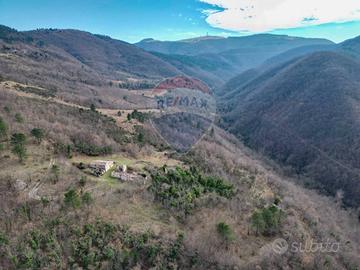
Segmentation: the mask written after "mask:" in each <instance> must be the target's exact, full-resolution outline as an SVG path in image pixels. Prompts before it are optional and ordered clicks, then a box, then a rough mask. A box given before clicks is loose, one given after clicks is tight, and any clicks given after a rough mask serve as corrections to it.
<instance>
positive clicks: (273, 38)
mask: <svg viewBox="0 0 360 270" xmlns="http://www.w3.org/2000/svg"><path fill="white" fill-rule="evenodd" d="M314 44H318V45H320V44H321V45H327V44H332V42H331V41H329V40H326V39H315V38H299V37H290V36H284V35H271V34H259V35H252V36H244V37H228V38H221V37H200V38H196V39H190V40H181V41H158V40H153V39H145V40H142V41H140V42H139V43H136V44H135V45H136V46H138V47H140V48H143V49H145V50H147V51H152V52H159V53H165V54H181V55H199V54H208V53H222V52H226V51H231V50H239V52H241V51H242V52H245V51H246V49H247V50H248V51H252V50H251V49H254V50H256V49H257V48H261V49H262V50H264V51H268V52H269V51H272V52H275V51H285V50H289V49H291V48H295V47H300V46H306V45H314Z"/></svg>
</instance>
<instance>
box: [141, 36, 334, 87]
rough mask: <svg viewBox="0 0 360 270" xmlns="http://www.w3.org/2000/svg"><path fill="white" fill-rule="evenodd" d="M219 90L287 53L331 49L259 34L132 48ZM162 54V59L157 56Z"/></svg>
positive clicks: (319, 42) (310, 41)
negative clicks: (143, 50) (248, 71)
mask: <svg viewBox="0 0 360 270" xmlns="http://www.w3.org/2000/svg"><path fill="white" fill-rule="evenodd" d="M135 45H136V46H138V47H140V48H143V49H145V50H147V51H149V52H152V53H153V54H155V55H156V56H159V57H161V58H162V59H165V60H166V61H169V62H170V63H171V64H172V65H174V66H176V67H177V68H178V69H180V70H182V71H184V72H185V73H187V74H188V75H189V73H193V75H196V76H199V78H201V79H203V80H205V81H206V82H207V83H209V84H210V85H212V86H213V87H214V88H216V89H218V88H219V87H221V86H222V84H224V83H225V82H226V81H227V80H229V79H231V78H232V77H234V76H236V75H238V74H239V73H241V72H242V71H245V70H247V69H251V68H256V67H258V66H259V65H261V64H263V62H264V61H266V60H268V59H269V58H271V57H274V56H276V55H278V54H281V53H284V52H286V51H289V50H292V49H295V48H299V47H304V46H319V47H320V46H331V45H333V43H332V42H331V41H329V40H325V39H307V38H298V37H289V36H281V35H270V34H261V35H253V36H246V37H229V38H221V37H200V38H195V39H190V40H182V41H157V40H153V39H145V40H142V41H141V42H139V43H137V44H135ZM159 54H161V55H159Z"/></svg>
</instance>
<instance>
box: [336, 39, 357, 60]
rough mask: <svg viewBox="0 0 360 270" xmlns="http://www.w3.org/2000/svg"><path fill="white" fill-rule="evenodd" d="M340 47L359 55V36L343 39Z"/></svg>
mask: <svg viewBox="0 0 360 270" xmlns="http://www.w3.org/2000/svg"><path fill="white" fill-rule="evenodd" d="M340 47H341V49H342V50H344V51H346V52H348V53H351V54H352V55H356V56H358V57H360V36H358V37H356V38H353V39H349V40H346V41H344V42H343V43H341V44H340Z"/></svg>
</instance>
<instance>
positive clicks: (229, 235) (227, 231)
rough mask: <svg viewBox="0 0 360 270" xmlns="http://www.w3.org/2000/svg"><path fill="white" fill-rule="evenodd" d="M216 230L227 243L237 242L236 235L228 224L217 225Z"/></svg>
mask: <svg viewBox="0 0 360 270" xmlns="http://www.w3.org/2000/svg"><path fill="white" fill-rule="evenodd" d="M216 229H217V232H218V234H219V235H220V237H221V238H222V239H223V240H224V241H225V242H227V243H229V242H232V241H234V240H235V235H234V233H233V231H232V229H231V228H230V226H229V225H228V224H226V223H224V222H220V223H218V224H217V225H216Z"/></svg>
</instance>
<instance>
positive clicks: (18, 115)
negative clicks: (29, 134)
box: [15, 113, 24, 123]
mask: <svg viewBox="0 0 360 270" xmlns="http://www.w3.org/2000/svg"><path fill="white" fill-rule="evenodd" d="M15 121H16V122H17V123H23V122H24V118H23V117H22V115H21V114H20V113H16V114H15Z"/></svg>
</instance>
